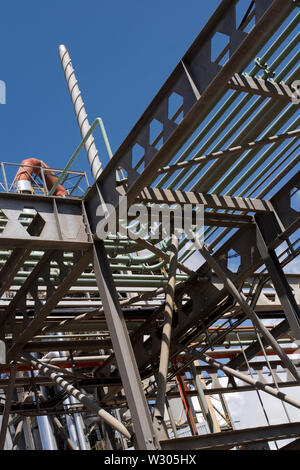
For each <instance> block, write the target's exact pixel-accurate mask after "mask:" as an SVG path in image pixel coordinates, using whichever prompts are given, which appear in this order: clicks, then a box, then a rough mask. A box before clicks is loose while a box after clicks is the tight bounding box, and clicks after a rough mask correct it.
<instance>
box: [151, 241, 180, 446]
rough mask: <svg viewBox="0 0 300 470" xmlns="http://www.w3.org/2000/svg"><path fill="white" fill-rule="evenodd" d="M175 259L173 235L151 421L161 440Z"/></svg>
mask: <svg viewBox="0 0 300 470" xmlns="http://www.w3.org/2000/svg"><path fill="white" fill-rule="evenodd" d="M177 257H178V238H177V237H176V236H175V235H173V236H172V244H171V255H170V268H169V280H168V285H167V292H166V302H165V312H164V326H163V330H162V339H161V349H160V361H159V370H158V376H157V397H156V403H155V408H154V419H153V424H154V425H155V428H156V430H157V432H158V434H159V437H160V438H161V439H163V436H164V435H165V437H166V438H167V437H168V435H167V432H166V429H165V428H164V421H163V420H164V411H165V401H166V386H167V375H168V366H169V357H170V345H171V333H172V318H173V309H174V294H175V284H176V270H177Z"/></svg>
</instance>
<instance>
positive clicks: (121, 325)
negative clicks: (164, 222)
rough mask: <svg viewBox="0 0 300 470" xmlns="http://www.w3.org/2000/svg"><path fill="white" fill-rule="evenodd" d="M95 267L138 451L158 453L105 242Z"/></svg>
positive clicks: (95, 255)
mask: <svg viewBox="0 0 300 470" xmlns="http://www.w3.org/2000/svg"><path fill="white" fill-rule="evenodd" d="M93 265H94V271H95V275H96V280H97V284H98V287H99V292H100V296H101V298H102V303H103V308H104V313H105V317H106V322H107V325H108V328H109V332H110V335H111V340H112V344H113V349H114V354H115V356H116V361H117V365H118V369H119V373H120V376H121V379H122V383H123V387H124V391H125V395H126V398H127V401H128V406H129V409H130V412H131V416H132V420H133V426H134V430H135V435H136V440H137V445H138V448H139V449H147V450H154V449H157V448H158V447H159V444H158V443H155V435H154V430H153V427H152V422H151V417H150V413H149V409H148V405H147V402H146V399H145V396H144V392H143V388H142V383H141V379H140V375H139V370H138V368H137V364H136V360H135V357H134V353H133V349H132V346H131V343H130V339H129V335H128V331H127V327H126V324H125V321H124V316H123V313H122V310H121V307H120V304H119V299H118V295H117V291H116V288H115V286H114V281H113V278H112V274H111V270H110V266H109V262H108V259H107V254H106V251H105V247H104V243H103V242H102V241H98V242H95V244H94V248H93Z"/></svg>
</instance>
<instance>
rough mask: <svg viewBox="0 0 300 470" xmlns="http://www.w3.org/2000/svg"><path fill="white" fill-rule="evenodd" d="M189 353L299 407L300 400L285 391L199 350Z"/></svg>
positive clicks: (227, 373)
mask: <svg viewBox="0 0 300 470" xmlns="http://www.w3.org/2000/svg"><path fill="white" fill-rule="evenodd" d="M191 355H192V356H193V357H194V358H195V359H200V360H202V361H204V362H206V363H207V364H210V365H211V366H213V367H214V368H215V369H218V370H222V371H223V372H225V374H226V375H228V376H233V377H235V378H237V379H240V380H242V381H243V382H246V383H248V384H250V385H253V386H255V387H256V388H258V389H259V390H263V391H264V392H266V393H268V394H269V395H272V396H273V397H276V398H279V400H282V401H284V402H286V403H289V404H290V405H293V406H295V407H296V408H298V409H300V402H299V401H297V400H295V399H294V398H292V397H289V396H288V395H286V394H285V393H282V392H280V391H279V390H277V389H275V388H273V387H270V386H269V385H267V384H264V383H262V382H260V381H259V380H254V379H252V378H251V377H249V376H248V375H246V374H242V373H241V372H238V371H236V370H234V369H231V367H228V366H227V365H225V364H222V363H221V362H219V361H216V360H215V359H212V358H211V357H209V356H207V355H206V354H202V353H201V352H198V351H193V352H191Z"/></svg>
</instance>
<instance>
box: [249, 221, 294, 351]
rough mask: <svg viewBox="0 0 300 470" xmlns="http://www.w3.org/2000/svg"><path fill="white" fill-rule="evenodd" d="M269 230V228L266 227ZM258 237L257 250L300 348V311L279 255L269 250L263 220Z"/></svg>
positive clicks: (258, 227)
mask: <svg viewBox="0 0 300 470" xmlns="http://www.w3.org/2000/svg"><path fill="white" fill-rule="evenodd" d="M266 230H267V227H266ZM256 235H257V248H258V250H259V252H260V254H261V257H262V259H263V260H264V263H265V266H266V268H267V270H268V273H269V275H270V277H271V279H272V282H273V284H274V287H275V290H276V292H277V295H278V297H279V299H280V302H281V304H282V307H283V310H284V313H285V316H286V319H287V321H288V323H289V325H290V328H291V331H292V333H293V336H294V337H295V339H296V342H297V344H298V345H299V346H300V311H299V307H298V305H297V302H296V300H295V297H294V295H293V292H292V290H291V287H290V285H289V283H288V282H287V280H286V277H285V274H284V272H283V269H282V267H281V265H280V263H279V261H278V258H277V255H276V253H275V251H274V250H269V248H268V246H267V244H266V242H265V237H264V223H263V219H260V220H259V223H257V225H256Z"/></svg>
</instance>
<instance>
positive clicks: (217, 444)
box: [161, 423, 300, 451]
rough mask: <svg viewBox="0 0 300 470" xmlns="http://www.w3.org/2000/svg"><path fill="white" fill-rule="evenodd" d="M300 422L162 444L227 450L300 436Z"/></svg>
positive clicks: (172, 448) (174, 448)
mask: <svg viewBox="0 0 300 470" xmlns="http://www.w3.org/2000/svg"><path fill="white" fill-rule="evenodd" d="M299 435H300V423H286V424H277V425H273V426H263V427H256V428H249V429H240V430H237V431H226V432H224V433H216V434H206V435H202V436H191V437H183V438H179V439H171V440H168V441H162V442H161V446H162V449H163V450H165V451H169V450H225V449H231V448H232V447H236V446H242V445H245V444H251V443H253V442H264V441H271V440H280V439H290V438H293V437H299Z"/></svg>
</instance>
